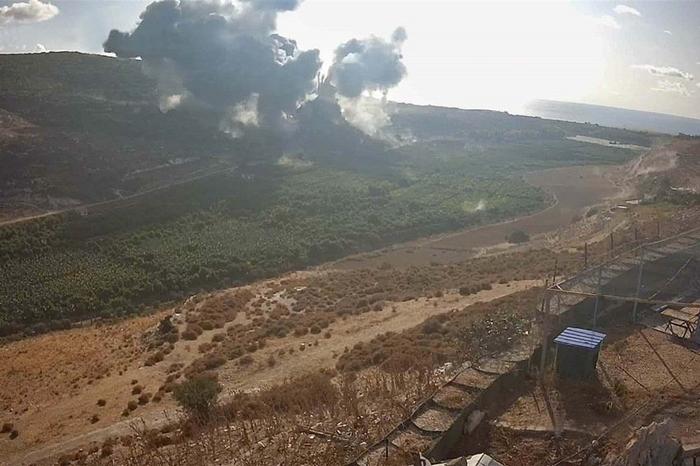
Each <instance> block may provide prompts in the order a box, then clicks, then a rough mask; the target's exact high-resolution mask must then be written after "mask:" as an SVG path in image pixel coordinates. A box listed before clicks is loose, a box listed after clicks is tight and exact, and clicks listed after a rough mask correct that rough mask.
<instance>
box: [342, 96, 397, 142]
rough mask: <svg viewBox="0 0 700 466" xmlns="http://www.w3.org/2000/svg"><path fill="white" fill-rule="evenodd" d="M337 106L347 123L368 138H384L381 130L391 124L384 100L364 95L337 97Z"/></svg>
mask: <svg viewBox="0 0 700 466" xmlns="http://www.w3.org/2000/svg"><path fill="white" fill-rule="evenodd" d="M338 104H339V105H340V109H341V111H342V112H343V118H345V120H346V121H347V122H348V123H350V124H351V125H353V126H354V127H356V128H357V129H359V130H360V131H362V132H363V133H365V134H367V135H369V136H372V137H377V138H382V139H385V138H386V137H385V135H384V134H383V131H382V130H383V129H384V128H385V127H387V126H388V125H390V124H391V118H390V116H389V114H388V112H387V110H386V101H385V99H376V98H374V97H371V96H366V95H362V96H359V97H352V98H351V97H344V96H339V97H338Z"/></svg>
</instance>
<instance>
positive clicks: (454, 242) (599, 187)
mask: <svg viewBox="0 0 700 466" xmlns="http://www.w3.org/2000/svg"><path fill="white" fill-rule="evenodd" d="M623 170H624V169H623V167H619V166H602V167H599V166H584V167H565V168H554V169H550V170H542V171H538V172H533V173H531V174H528V175H526V176H525V180H526V181H527V182H529V183H531V184H533V185H534V186H537V187H539V188H541V189H544V190H545V191H547V192H549V193H551V194H552V196H553V197H554V198H555V203H554V204H553V205H551V206H549V207H547V208H546V209H544V210H542V211H540V212H536V213H534V214H531V215H526V216H522V217H518V218H516V219H513V220H509V221H505V222H501V223H495V224H491V225H486V226H483V227H478V228H470V229H467V230H462V231H459V232H456V233H450V234H446V235H439V236H435V237H432V238H425V239H421V240H417V241H412V242H408V243H403V244H400V245H396V246H394V247H391V248H387V249H386V250H382V251H379V252H373V253H368V254H360V255H356V256H350V257H347V258H345V259H341V260H339V261H337V262H335V263H333V264H330V265H329V267H332V268H338V269H356V268H364V267H378V266H379V265H381V264H383V263H385V262H387V263H389V264H391V265H393V266H395V267H405V266H411V265H427V264H430V263H431V262H437V263H454V262H460V261H463V260H465V259H469V258H471V257H474V256H475V255H476V254H478V253H479V251H480V250H481V249H483V248H489V247H495V246H499V245H502V244H504V243H505V237H506V235H508V234H509V233H511V232H512V231H514V230H523V231H526V232H527V233H528V234H529V235H530V236H531V237H532V236H535V235H539V234H543V233H551V232H553V231H556V230H557V229H560V228H565V227H567V226H569V225H571V223H572V221H573V220H574V218H575V217H577V216H579V215H582V214H584V213H585V211H586V210H587V208H589V207H590V206H593V205H598V204H601V203H605V202H606V201H608V200H609V199H614V198H617V197H619V196H621V195H622V194H623V193H624V189H623V187H622V186H620V185H617V184H616V183H615V182H614V181H613V180H616V179H619V178H620V176H621V173H622V171H623Z"/></svg>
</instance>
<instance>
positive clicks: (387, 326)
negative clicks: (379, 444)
mask: <svg viewBox="0 0 700 466" xmlns="http://www.w3.org/2000/svg"><path fill="white" fill-rule="evenodd" d="M539 285H541V283H540V282H539V281H537V280H523V281H516V282H511V283H508V284H496V285H493V288H492V289H491V290H484V291H481V292H479V293H477V294H474V295H470V296H461V295H460V294H459V293H458V292H456V291H455V290H450V291H448V292H446V293H445V294H444V295H443V296H442V297H439V298H418V299H415V300H412V301H406V302H399V303H391V302H390V303H387V304H386V305H385V306H384V308H383V309H382V310H381V311H378V312H367V313H364V314H360V315H356V316H351V317H349V318H347V319H346V320H338V321H337V322H335V323H333V324H331V326H330V327H329V328H328V330H330V331H331V334H332V337H331V338H329V339H326V338H323V336H322V335H306V336H303V337H295V336H288V337H285V338H281V339H274V340H270V341H269V343H268V345H267V346H266V347H265V348H263V349H262V350H259V351H258V352H256V353H255V356H254V357H255V363H254V364H253V365H251V366H249V367H243V368H242V367H240V366H238V365H236V364H234V363H228V364H227V365H225V366H224V367H223V368H222V369H221V370H220V372H219V374H220V375H219V380H220V381H221V383H222V384H223V385H224V399H225V397H226V396H228V395H229V394H231V393H232V392H233V391H235V390H238V391H240V390H254V389H256V388H260V387H264V386H268V385H271V384H275V383H279V382H282V381H284V380H285V379H287V378H290V377H294V376H298V375H300V374H303V373H305V372H307V371H309V370H314V369H321V368H331V367H334V366H335V362H336V358H337V357H338V356H339V355H340V354H342V353H343V351H344V350H345V348H352V346H354V345H355V344H356V343H358V342H363V341H369V340H371V339H372V338H374V337H375V336H377V335H379V334H381V333H385V332H388V331H394V332H400V331H402V330H405V329H408V328H411V327H414V326H416V325H419V324H420V323H421V322H423V321H424V320H425V319H426V318H428V317H430V316H432V315H437V314H441V313H444V312H449V311H451V310H453V309H462V308H464V307H465V306H468V305H471V304H474V303H475V302H477V301H482V302H487V301H491V300H494V299H498V298H501V297H503V296H506V295H509V294H512V293H515V292H518V291H522V290H525V289H529V288H532V287H535V286H539ZM207 337H209V339H210V338H211V335H204V336H203V338H204V339H206V338H207ZM315 341H318V345H314V342H315ZM180 343H182V342H180ZM192 343H195V344H196V342H192ZM192 343H186V344H187V345H191V344H192ZM184 344H185V343H183V345H184ZM302 344H303V345H304V351H300V347H301V345H302ZM289 348H294V349H295V351H294V353H293V354H289V352H288V350H289ZM280 350H285V354H284V355H283V356H280V355H279V351H280ZM176 351H177V350H176ZM174 353H175V352H174ZM173 355H174V354H173ZM188 356H189V355H188ZM270 356H273V357H274V358H275V364H274V365H272V366H270V365H269V364H268V362H267V361H268V358H269V357H270ZM176 357H178V358H179V356H176ZM157 370H159V368H158V367H157V366H156V367H153V368H141V369H139V372H141V373H140V374H139V375H140V376H139V380H140V381H141V380H144V381H146V380H148V373H150V372H154V373H155V371H157ZM153 375H155V374H153ZM134 376H135V372H134V371H133V370H131V371H128V372H127V373H124V374H123V375H121V376H118V377H117V378H116V379H115V380H111V381H110V380H104V381H103V382H102V383H104V384H107V385H110V386H112V387H113V388H112V390H115V388H116V387H121V388H123V387H124V386H128V383H129V382H128V381H129V379H130V378H132V377H134ZM112 382H113V383H112ZM115 386H116V387H115ZM115 395H116V390H115ZM88 398H89V399H90V400H92V399H93V398H94V397H92V396H91V397H88ZM84 401H85V399H84V398H83V397H80V398H76V399H73V400H71V401H70V403H69V405H70V406H67V409H66V410H62V411H65V413H68V412H70V410H77V411H76V412H79V411H81V410H84V408H85V407H84V406H81V402H84ZM118 406H120V407H121V406H122V404H119V405H118ZM64 407H65V406H64ZM49 411H51V410H49ZM47 414H51V413H47ZM85 414H87V412H86V413H85ZM176 415H177V411H176V410H175V408H174V404H173V403H172V401H171V400H168V401H167V402H166V400H164V402H163V403H161V404H160V405H153V404H149V405H147V406H146V407H143V408H139V410H138V411H137V412H135V415H134V416H133V417H132V418H130V419H128V420H124V421H119V422H116V423H113V424H110V425H106V426H104V427H101V428H95V429H94V430H90V431H85V432H81V433H77V434H74V435H70V436H69V437H68V438H65V439H64V440H60V441H56V442H54V443H51V444H48V445H46V444H43V445H42V444H41V443H36V444H35V445H34V446H31V445H27V448H25V449H23V451H17V452H15V453H14V454H10V455H8V456H7V457H6V460H7V463H3V462H2V460H0V464H23V465H27V464H33V463H40V464H43V462H44V461H45V460H47V459H48V458H55V457H57V456H60V455H61V454H63V453H66V452H71V451H75V450H77V449H79V448H85V447H86V446H87V445H89V444H91V443H93V442H95V443H101V442H104V441H105V440H106V439H108V438H110V437H117V436H121V435H129V434H133V430H134V427H135V426H137V427H143V425H144V423H145V425H147V426H148V427H149V428H154V427H159V426H162V425H164V424H166V423H167V422H168V421H169V420H172V419H173V418H174V417H175V416H176ZM49 417H51V418H57V417H56V416H55V413H53V415H51V416H49ZM59 418H60V417H59ZM83 425H84V424H83ZM2 456H5V455H2Z"/></svg>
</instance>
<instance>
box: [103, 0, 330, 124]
mask: <svg viewBox="0 0 700 466" xmlns="http://www.w3.org/2000/svg"><path fill="white" fill-rule="evenodd" d="M298 3H299V2H298V0H239V1H237V2H235V3H233V2H230V1H226V0H179V1H178V0H162V1H156V2H154V3H151V4H150V5H149V6H148V7H147V8H146V10H145V11H144V12H143V13H141V16H140V21H139V23H138V25H137V26H136V28H135V29H134V30H133V31H131V32H121V31H118V30H112V31H111V32H110V33H109V37H108V38H107V41H106V42H105V43H104V50H105V52H112V53H114V54H115V55H117V56H118V57H125V58H137V57H140V58H141V59H142V61H143V65H144V71H145V72H146V73H147V74H149V75H151V76H154V77H156V78H157V80H158V88H159V92H160V94H161V96H160V98H161V100H160V102H161V110H163V111H169V110H172V109H174V108H175V107H177V106H178V105H181V104H183V103H185V102H186V101H188V100H189V99H194V100H196V101H197V102H198V103H199V104H203V105H205V106H207V107H209V108H211V109H212V110H214V111H216V112H217V114H218V115H219V118H220V119H221V120H222V121H221V125H222V127H226V128H228V129H230V130H231V131H230V132H231V134H239V133H240V132H241V131H242V130H244V128H245V127H246V126H248V125H255V126H257V125H265V126H267V127H276V126H277V125H279V124H281V123H282V122H283V121H284V120H285V117H286V115H288V114H291V113H293V112H294V111H295V110H296V109H297V107H298V105H299V104H300V103H301V102H303V101H304V100H305V99H306V97H307V95H308V94H309V93H311V92H312V91H313V90H314V78H315V77H316V74H317V73H318V70H319V68H320V66H321V62H320V60H319V52H318V50H307V51H301V50H299V49H298V47H297V44H296V42H295V41H293V40H291V39H287V38H285V37H282V36H280V35H278V34H275V33H274V31H275V29H276V20H277V14H278V13H279V12H282V11H290V10H294V9H295V8H296V7H297V6H298ZM234 130H235V131H234Z"/></svg>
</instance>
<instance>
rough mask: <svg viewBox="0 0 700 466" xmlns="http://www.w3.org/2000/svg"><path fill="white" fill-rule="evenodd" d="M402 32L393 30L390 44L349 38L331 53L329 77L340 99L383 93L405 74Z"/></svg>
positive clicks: (397, 82)
mask: <svg viewBox="0 0 700 466" xmlns="http://www.w3.org/2000/svg"><path fill="white" fill-rule="evenodd" d="M405 40H406V30H405V29H404V28H402V27H400V28H398V29H396V30H395V31H394V33H393V34H392V36H391V41H386V40H384V39H381V38H378V37H370V38H368V39H363V40H359V39H351V40H349V41H348V42H345V43H344V44H341V45H340V46H339V47H338V48H337V49H336V51H335V60H334V62H333V65H332V66H331V69H330V72H329V77H330V79H331V82H332V84H333V85H334V86H335V88H336V89H337V91H338V93H339V94H340V95H341V96H344V97H349V98H356V97H359V96H360V95H361V94H362V93H363V92H364V91H377V90H378V91H382V92H386V91H387V90H388V89H389V88H391V87H394V86H396V85H397V84H399V82H401V80H402V79H403V77H404V76H405V75H406V67H405V66H404V64H403V62H402V61H401V59H402V56H401V45H402V44H403V42H404V41H405Z"/></svg>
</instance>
